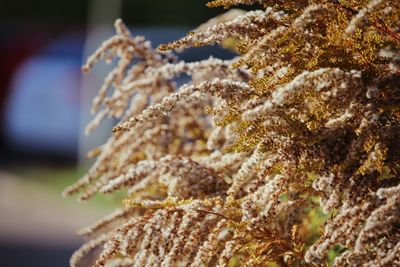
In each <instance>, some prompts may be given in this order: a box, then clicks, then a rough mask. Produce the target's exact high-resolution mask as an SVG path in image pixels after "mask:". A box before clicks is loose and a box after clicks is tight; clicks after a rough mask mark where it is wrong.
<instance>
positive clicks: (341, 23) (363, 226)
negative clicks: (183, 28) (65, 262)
mask: <svg viewBox="0 0 400 267" xmlns="http://www.w3.org/2000/svg"><path fill="white" fill-rule="evenodd" d="M237 4H248V5H251V4H256V5H257V6H258V7H260V6H261V7H262V8H263V9H262V10H256V11H250V12H239V11H237V10H235V11H231V12H230V13H227V14H226V15H224V16H223V17H221V18H220V19H216V20H211V21H210V22H208V23H206V24H204V25H202V26H201V27H200V28H199V29H196V30H195V31H193V32H191V33H189V35H188V36H186V37H184V38H182V39H180V40H177V41H175V42H172V43H170V44H165V45H162V46H160V47H159V50H155V49H153V48H152V47H151V45H150V43H149V42H147V41H146V40H145V39H144V38H143V37H132V36H131V35H130V33H129V31H128V30H127V28H126V27H125V26H124V25H123V23H122V22H121V21H120V20H118V21H117V22H116V25H115V26H116V29H117V35H116V36H114V37H112V38H110V39H109V40H108V41H106V42H105V43H104V44H103V45H102V46H101V47H100V48H99V50H98V51H97V52H96V53H95V54H94V55H93V56H92V57H91V58H89V60H88V63H87V64H86V65H85V66H84V70H86V71H87V70H90V69H91V68H92V67H93V65H94V64H95V63H96V62H97V61H98V60H100V59H107V58H109V57H110V56H111V57H118V58H119V62H118V64H117V66H116V67H115V68H114V69H113V70H112V71H111V72H110V74H109V76H107V77H106V79H105V83H104V87H103V88H102V89H101V90H100V92H99V95H98V97H97V98H96V99H95V100H94V109H93V111H94V112H98V109H99V108H100V107H102V108H103V109H102V111H99V112H98V113H97V114H98V115H97V117H96V118H95V119H94V120H93V123H92V124H91V125H89V128H88V129H89V130H93V129H94V128H95V127H96V126H97V125H98V124H99V123H100V121H101V120H102V119H103V118H104V117H107V116H109V117H117V118H122V120H121V123H120V124H118V125H117V126H116V127H115V128H114V134H113V135H112V136H111V137H110V139H109V140H108V141H107V143H106V144H104V145H103V146H102V147H100V148H98V149H97V150H95V151H94V152H93V153H92V154H96V155H98V158H97V161H96V163H95V164H94V165H93V166H92V168H91V169H90V170H89V172H88V173H87V175H86V176H85V177H83V178H82V179H81V180H80V181H78V182H77V183H76V184H75V185H72V186H71V187H69V188H67V189H66V191H65V194H67V195H68V194H73V193H78V192H80V193H81V196H80V199H81V200H86V199H89V198H90V197H92V196H93V195H94V194H96V193H97V192H100V193H111V192H114V191H116V190H126V192H127V198H126V200H125V201H124V204H125V206H126V207H125V208H124V209H121V210H117V211H116V212H114V213H113V214H111V215H109V216H107V217H106V218H104V219H102V220H101V221H100V222H98V223H96V224H94V225H93V226H91V227H89V228H87V229H84V230H82V231H81V234H83V235H87V236H91V237H92V238H93V239H92V241H90V242H89V243H88V244H86V245H84V246H83V247H82V248H81V249H80V250H78V251H77V252H76V253H75V254H74V256H73V257H72V259H71V265H72V266H75V265H76V264H77V262H79V260H80V259H81V258H83V257H84V255H85V254H86V253H89V252H90V251H92V250H94V248H96V247H98V246H100V245H102V244H104V248H103V251H102V252H101V254H100V255H99V256H98V260H97V261H96V263H95V264H94V266H195V267H196V266H226V265H229V266H321V265H325V264H328V261H329V258H328V254H329V253H330V251H331V250H332V249H336V251H337V252H338V254H337V256H336V258H335V259H334V262H333V265H334V266H400V175H399V172H400V165H399V164H400V152H399V151H400V138H399V136H400V65H399V62H400V2H399V1H398V0H386V1H385V0H357V1H345V0H320V1H315V0H300V1H298V0H215V1H212V2H210V3H209V4H208V5H209V6H210V7H216V6H223V7H224V8H229V7H231V6H234V5H237ZM227 40H228V41H229V47H230V48H233V49H234V50H235V51H238V53H239V55H238V56H237V57H236V58H234V59H232V60H229V61H222V60H218V59H214V58H210V59H208V60H204V61H200V62H191V63H189V62H182V61H180V62H178V61H177V59H176V56H175V55H173V54H172V53H171V52H164V51H169V50H174V49H183V48H188V47H197V46H203V45H212V44H220V45H224V44H226V42H227ZM133 60H135V62H136V61H137V63H135V64H134V65H133V66H131V63H132V61H133ZM181 74H187V75H189V76H190V77H191V81H190V82H189V83H187V84H185V85H183V86H182V87H180V88H177V86H176V84H175V83H174V79H175V78H176V77H178V76H179V75H181ZM108 91H111V93H108ZM107 95H109V96H107ZM322 214H325V215H322ZM318 217H321V218H322V219H321V218H320V219H319V220H318V219H316V218H318ZM324 218H325V219H324ZM331 260H332V259H331Z"/></svg>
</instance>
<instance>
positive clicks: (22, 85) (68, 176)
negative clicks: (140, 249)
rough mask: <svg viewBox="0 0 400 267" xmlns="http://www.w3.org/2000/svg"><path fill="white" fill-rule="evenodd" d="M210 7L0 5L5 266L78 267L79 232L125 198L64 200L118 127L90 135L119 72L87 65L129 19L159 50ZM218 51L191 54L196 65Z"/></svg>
mask: <svg viewBox="0 0 400 267" xmlns="http://www.w3.org/2000/svg"><path fill="white" fill-rule="evenodd" d="M205 4H206V1H205V0H190V1H188V0H112V1H110V0H68V1H66V0H59V1H50V0H40V1H28V0H20V1H0V259H1V266H8V267H13V266H18V267H20V266H41V267H46V266H69V264H68V261H69V257H70V255H71V254H72V253H73V251H74V250H75V249H76V248H78V247H79V245H80V244H81V242H82V240H80V239H79V238H77V237H75V234H74V233H75V231H76V230H77V229H79V228H81V227H83V226H85V225H88V224H90V223H91V222H93V221H94V220H96V219H97V218H99V217H101V216H102V215H105V214H107V213H109V212H110V211H111V210H112V209H113V208H114V207H115V205H119V203H118V201H117V200H115V199H113V198H112V197H109V198H104V197H96V198H95V199H94V200H93V201H90V202H89V203H84V204H81V203H77V201H76V200H75V199H74V198H62V197H61V191H62V190H63V188H64V187H65V186H67V185H69V184H71V183H73V182H74V181H76V180H77V179H78V178H80V177H81V175H82V174H84V173H85V171H86V170H87V169H88V167H89V166H90V162H88V161H87V160H86V159H85V156H84V155H85V154H86V152H87V151H88V150H90V149H92V148H94V147H95V146H96V145H99V144H101V143H103V142H104V141H105V140H106V138H107V137H108V136H109V135H110V134H111V128H112V126H113V125H114V124H115V123H116V122H113V121H109V122H106V123H105V124H103V126H102V127H101V128H100V129H98V130H96V132H95V133H94V134H92V135H91V136H89V137H85V136H84V135H83V129H84V126H85V125H86V124H87V122H88V121H89V120H90V118H91V116H90V114H89V105H90V103H91V99H92V98H93V96H94V95H96V92H97V90H98V89H99V87H100V85H101V84H102V82H103V78H104V76H105V74H106V73H107V71H108V70H109V68H110V66H107V65H105V64H99V65H98V66H96V68H95V70H94V71H93V72H92V73H90V74H88V75H84V76H83V75H82V74H81V71H80V67H81V65H82V63H83V62H84V60H85V58H86V57H87V56H88V55H90V54H91V53H92V52H93V51H94V50H95V49H96V48H97V47H98V46H99V45H100V44H101V42H102V41H103V40H105V39H106V38H108V37H110V36H112V35H113V34H114V31H113V28H112V25H113V23H114V21H115V19H116V18H119V17H121V18H122V19H123V20H124V21H125V22H126V23H127V24H128V25H129V27H130V28H131V30H132V33H133V34H135V35H144V36H145V37H147V38H148V39H149V40H151V41H152V43H153V46H158V44H160V43H164V42H168V41H172V40H174V39H177V38H179V37H182V36H184V35H185V33H186V32H187V31H189V30H190V29H192V28H194V27H195V26H196V25H199V24H201V23H203V22H205V21H206V20H208V19H209V18H211V17H213V16H215V15H217V14H220V13H221V12H222V10H221V9H209V8H207V7H206V6H205ZM210 55H213V56H215V57H220V58H230V57H232V54H230V53H229V52H226V51H224V50H221V49H218V48H216V47H209V48H199V49H192V50H188V51H186V52H185V53H184V54H182V55H181V58H182V59H184V60H187V61H193V60H199V59H204V58H208V57H209V56H210Z"/></svg>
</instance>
